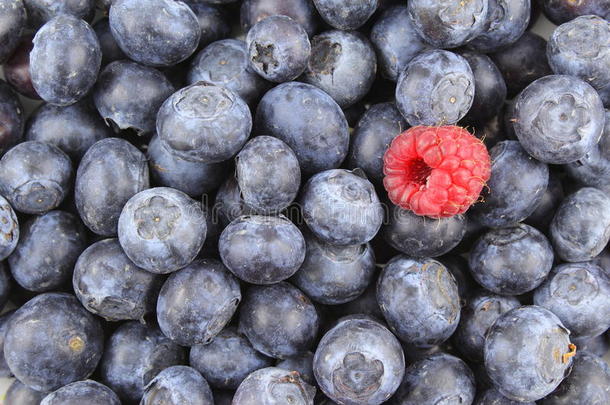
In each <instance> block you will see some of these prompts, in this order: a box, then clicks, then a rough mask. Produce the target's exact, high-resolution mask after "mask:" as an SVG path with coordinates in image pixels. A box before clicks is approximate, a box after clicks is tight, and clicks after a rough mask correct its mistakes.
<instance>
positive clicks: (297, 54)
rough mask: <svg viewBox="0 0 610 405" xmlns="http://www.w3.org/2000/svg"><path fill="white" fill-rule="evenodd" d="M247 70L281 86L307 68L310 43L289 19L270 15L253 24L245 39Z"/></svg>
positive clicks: (299, 27) (297, 25)
mask: <svg viewBox="0 0 610 405" xmlns="http://www.w3.org/2000/svg"><path fill="white" fill-rule="evenodd" d="M246 46H247V49H248V58H249V59H248V60H249V63H250V67H251V68H252V69H254V71H255V72H256V73H258V74H259V75H260V76H261V77H263V78H264V79H267V80H269V81H272V82H276V83H282V82H287V81H290V80H294V79H296V78H297V77H298V76H299V75H300V74H301V73H303V71H304V70H305V67H306V66H307V59H308V58H309V55H310V53H311V44H310V43H309V38H308V36H307V32H305V30H304V29H303V27H302V26H301V25H300V24H299V23H297V22H296V21H294V20H293V19H292V18H290V17H288V16H285V15H273V16H271V17H267V18H264V19H262V20H260V21H259V22H257V23H256V24H254V26H252V28H250V30H249V31H248V35H247V36H246Z"/></svg>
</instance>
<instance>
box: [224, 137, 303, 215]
mask: <svg viewBox="0 0 610 405" xmlns="http://www.w3.org/2000/svg"><path fill="white" fill-rule="evenodd" d="M235 162H236V163H235V173H236V174H235V175H236V177H237V183H238V184H239V190H240V191H241V195H242V198H243V199H244V202H245V203H246V204H247V205H248V206H249V207H251V208H253V209H255V210H257V211H260V212H279V211H281V210H283V209H284V208H286V207H288V206H289V205H290V204H291V203H292V202H293V201H294V199H295V198H296V196H297V193H298V192H299V186H300V185H301V168H300V166H299V161H298V159H297V157H296V155H295V153H294V152H293V151H292V149H290V146H288V145H286V143H284V142H283V141H281V140H279V139H277V138H274V137H271V136H264V135H263V136H258V137H256V138H254V139H252V140H250V141H249V142H248V143H247V144H246V145H245V146H244V147H243V149H242V150H241V151H240V152H239V153H238V154H237V156H236V157H235Z"/></svg>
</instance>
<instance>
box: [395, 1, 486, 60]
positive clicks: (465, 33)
mask: <svg viewBox="0 0 610 405" xmlns="http://www.w3.org/2000/svg"><path fill="white" fill-rule="evenodd" d="M407 7H408V8H409V17H410V18H411V21H412V22H413V26H414V27H415V30H416V31H417V32H418V33H419V35H420V36H421V37H422V38H423V39H424V41H426V42H428V43H429V44H431V45H432V46H434V47H435V48H457V47H458V46H462V45H464V44H466V43H467V42H469V41H471V40H472V39H474V38H476V37H477V36H479V34H481V33H483V32H484V30H485V24H486V22H487V9H488V1H485V0H472V1H467V2H459V1H458V2H456V1H452V0H443V1H435V2H429V1H427V0H411V1H409V3H408V4H407Z"/></svg>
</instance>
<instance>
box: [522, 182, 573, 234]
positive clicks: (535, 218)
mask: <svg viewBox="0 0 610 405" xmlns="http://www.w3.org/2000/svg"><path fill="white" fill-rule="evenodd" d="M564 196H565V195H564V192H563V186H562V185H561V180H560V178H559V175H557V174H556V173H554V172H549V185H548V187H547V188H546V190H545V192H544V195H543V196H542V199H541V200H540V202H539V203H538V205H537V206H536V209H535V210H534V212H532V214H531V215H529V216H528V217H527V218H526V219H525V222H527V223H528V224H530V225H532V226H533V227H534V228H536V229H539V230H541V231H546V230H547V229H548V227H549V225H550V224H551V220H552V219H553V216H554V215H555V210H556V209H557V207H558V206H559V204H560V203H561V201H562V200H563V198H564Z"/></svg>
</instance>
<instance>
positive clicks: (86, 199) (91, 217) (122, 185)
mask: <svg viewBox="0 0 610 405" xmlns="http://www.w3.org/2000/svg"><path fill="white" fill-rule="evenodd" d="M148 186H149V179H148V165H147V162H146V157H145V156H144V154H143V153H142V152H140V151H139V150H138V149H137V148H136V147H135V146H133V145H131V144H130V143H129V142H127V141H125V140H123V139H119V138H107V139H103V140H101V141H98V142H96V143H95V144H93V146H91V147H90V148H89V150H88V151H87V153H85V156H83V159H82V160H81V162H80V165H79V166H78V170H77V172H76V182H75V184H74V195H75V200H76V208H77V209H78V213H79V214H80V217H81V218H82V220H83V222H84V223H85V225H87V227H88V228H89V229H91V231H93V232H94V233H96V234H98V235H103V236H113V235H116V233H117V224H118V222H119V215H120V214H121V210H122V209H123V206H124V205H125V203H126V202H127V201H128V200H129V199H130V198H131V197H132V196H134V195H135V194H136V193H138V192H140V191H142V190H145V189H147V188H148Z"/></svg>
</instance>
